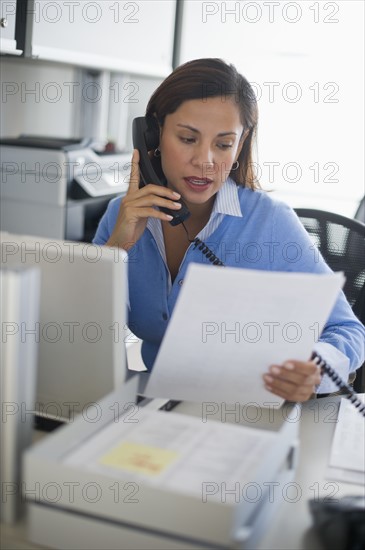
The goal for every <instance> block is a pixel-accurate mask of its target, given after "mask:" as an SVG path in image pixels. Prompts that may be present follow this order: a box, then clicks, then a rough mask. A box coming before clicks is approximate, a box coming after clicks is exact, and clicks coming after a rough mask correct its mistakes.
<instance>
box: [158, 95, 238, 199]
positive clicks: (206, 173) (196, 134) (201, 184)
mask: <svg viewBox="0 0 365 550" xmlns="http://www.w3.org/2000/svg"><path fill="white" fill-rule="evenodd" d="M242 132H243V125H242V123H241V120H240V115H239V110H238V107H237V105H235V103H234V100H232V99H226V98H221V97H211V98H207V99H204V100H202V99H191V100H187V101H184V103H182V104H181V105H180V107H179V108H178V109H177V110H176V111H175V112H174V113H172V114H170V115H167V116H166V118H165V122H164V125H163V128H162V130H161V139H160V150H161V162H162V169H163V171H164V174H165V176H166V178H167V181H168V185H169V187H171V188H172V189H174V190H176V191H178V192H179V193H180V194H181V196H182V198H183V199H184V200H185V202H186V203H188V204H189V203H190V204H196V205H198V204H204V203H206V202H207V201H209V200H210V199H212V197H214V195H215V194H216V193H217V191H218V190H219V189H220V188H221V187H222V186H223V183H224V182H225V180H226V179H227V177H228V175H229V173H230V171H231V167H232V164H233V163H234V162H235V161H236V159H237V157H238V155H239V153H240V150H241V148H242V144H243V140H241V139H240V138H241V135H242Z"/></svg>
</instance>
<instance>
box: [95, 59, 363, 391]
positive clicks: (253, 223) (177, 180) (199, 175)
mask: <svg viewBox="0 0 365 550" xmlns="http://www.w3.org/2000/svg"><path fill="white" fill-rule="evenodd" d="M146 116H151V117H155V118H156V119H157V121H158V124H159V132H160V143H159V147H158V148H156V149H155V151H151V158H152V160H153V162H154V163H161V167H162V170H163V173H164V175H165V176H166V179H167V186H166V187H164V186H161V185H156V184H155V183H154V182H148V184H147V185H145V186H143V187H141V188H140V174H139V167H138V162H139V152H138V151H137V150H135V151H134V153H133V157H132V170H131V177H130V185H129V190H128V193H127V194H126V196H125V197H124V198H123V201H121V199H120V198H117V199H113V200H112V201H111V202H110V204H109V206H108V209H107V211H106V213H105V214H104V216H103V218H102V220H101V222H100V224H99V227H98V230H97V233H96V236H95V239H94V243H97V244H106V245H107V246H117V247H121V248H124V249H125V250H127V251H128V256H129V262H128V264H129V299H130V312H129V326H130V329H131V330H132V331H133V332H134V333H135V334H136V335H137V336H138V337H140V338H141V339H142V340H143V345H142V357H143V360H144V362H145V364H146V366H147V368H148V369H151V368H152V366H153V362H154V360H155V357H156V355H157V351H158V349H159V345H160V343H161V341H162V338H163V335H164V332H165V330H166V326H167V323H168V321H169V318H170V316H171V313H172V310H173V308H174V305H175V303H176V299H177V297H178V294H179V290H180V287H181V284H182V282H183V279H184V276H185V272H186V268H187V265H188V264H189V263H190V262H192V261H193V262H200V263H203V262H205V263H206V262H207V259H206V257H205V256H204V254H203V253H202V252H201V251H200V250H199V249H198V248H196V247H194V246H193V245H192V244H191V241H192V240H193V239H194V238H195V237H196V236H197V237H198V238H199V239H201V240H203V241H206V242H208V244H209V246H210V247H211V248H213V247H214V252H215V254H216V255H217V256H218V257H219V258H220V260H222V261H223V263H224V264H225V265H229V266H236V267H242V268H251V269H253V268H254V269H264V270H272V271H302V272H316V273H324V272H328V271H330V269H329V267H328V266H327V265H326V264H325V262H324V261H323V259H322V258H321V257H318V254H316V253H315V252H314V250H313V245H312V242H311V241H310V239H309V237H308V235H307V233H306V231H305V230H304V228H303V227H302V225H301V224H300V222H299V220H298V218H297V217H296V215H295V213H294V212H293V210H291V209H290V208H289V207H288V206H286V205H285V204H283V203H280V202H278V201H275V200H273V199H272V198H271V197H270V196H269V195H268V194H267V193H265V192H263V191H262V190H260V188H259V184H258V182H257V180H256V177H255V174H254V171H253V162H252V146H253V141H254V137H255V132H256V127H257V104H256V100H255V96H254V93H253V90H252V88H251V86H250V85H249V83H248V82H247V80H246V79H245V78H244V77H243V76H242V75H240V74H239V73H238V72H237V71H236V69H235V68H234V67H233V66H232V65H228V64H226V63H225V62H223V61H222V60H220V59H198V60H195V61H190V62H188V63H185V64H184V65H181V66H180V67H178V68H177V69H176V70H175V71H174V72H173V73H172V74H171V75H170V76H169V77H167V78H166V79H165V80H164V82H162V84H161V85H160V86H159V88H158V89H157V90H156V91H155V92H154V94H153V95H152V97H151V99H150V101H149V103H148V105H147V109H146ZM179 199H183V201H184V202H185V204H186V206H187V207H188V209H189V211H190V214H191V215H190V217H189V218H188V219H187V220H186V221H185V222H184V223H183V224H179V225H177V226H172V225H171V224H170V223H169V222H170V221H171V216H169V215H168V214H167V213H166V212H163V211H161V210H159V207H165V208H168V209H170V210H173V211H176V212H177V211H179V210H180V209H181V204H180V203H179ZM364 336H365V332H364V327H363V326H362V324H361V323H360V322H359V321H358V320H357V319H356V317H355V316H354V315H353V313H352V311H351V308H350V306H349V305H348V303H347V301H346V299H345V297H344V295H343V294H341V296H340V297H339V298H338V300H337V303H336V306H335V308H334V310H333V311H332V314H331V316H330V318H329V320H328V322H327V324H326V326H325V328H324V331H323V333H322V335H321V338H320V341H319V342H317V343H316V345H315V349H316V350H317V351H318V353H320V354H321V356H322V357H323V358H324V359H325V360H327V361H328V362H329V364H331V365H332V366H333V368H335V369H336V370H337V372H338V373H339V374H340V375H341V376H342V377H344V378H346V379H347V378H348V375H349V373H350V372H352V371H354V370H355V369H356V368H358V367H359V366H361V364H362V362H363V360H364V357H363V355H364V349H363V347H364V346H363V341H364ZM288 359H289V358H288ZM243 368H244V366H243ZM263 383H264V384H265V387H266V388H267V389H268V390H270V391H272V392H273V393H274V394H276V395H279V396H280V397H283V398H284V399H288V400H291V401H306V400H307V399H309V398H310V396H311V395H312V394H313V392H314V391H316V389H317V391H319V392H322V393H329V392H331V391H335V390H336V387H335V386H334V385H333V383H332V382H331V381H330V380H329V379H327V378H326V377H323V379H322V380H321V376H320V373H319V369H318V367H317V365H316V364H315V363H314V362H312V361H305V362H303V361H296V360H294V359H290V360H288V361H287V362H286V363H284V364H283V365H271V366H270V367H269V369H268V372H267V373H266V374H265V375H264V380H263ZM318 386H319V388H318ZM316 387H317V388H316Z"/></svg>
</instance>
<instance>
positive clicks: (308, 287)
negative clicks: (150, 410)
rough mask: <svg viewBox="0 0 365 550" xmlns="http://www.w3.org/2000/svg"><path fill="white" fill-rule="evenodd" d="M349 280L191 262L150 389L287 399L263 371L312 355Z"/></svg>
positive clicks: (183, 396)
mask: <svg viewBox="0 0 365 550" xmlns="http://www.w3.org/2000/svg"><path fill="white" fill-rule="evenodd" d="M343 283H344V276H343V274H342V273H329V274H320V275H318V274H312V273H287V272H285V273H284V272H280V273H279V272H267V271H258V270H248V269H240V268H230V267H224V268H222V267H215V266H211V265H200V264H191V265H190V266H189V268H188V272H187V276H186V278H185V280H184V284H183V287H182V289H181V292H180V296H179V299H178V301H177V304H176V306H175V309H174V312H173V315H172V317H171V320H170V323H169V325H168V327H167V331H166V334H165V337H164V339H163V341H162V344H161V347H160V350H159V354H158V356H157V358H156V362H155V365H154V368H153V371H152V373H151V375H150V379H149V381H148V384H147V386H146V389H145V392H144V394H145V395H146V396H149V397H164V398H168V399H177V400H185V401H198V402H206V401H214V402H219V403H220V402H225V403H231V404H233V403H237V402H238V403H241V404H247V403H254V404H255V405H259V406H267V407H270V406H280V405H281V404H282V402H283V400H282V399H281V398H279V397H276V396H274V395H273V394H272V393H270V392H268V391H267V390H266V389H265V388H264V384H263V380H262V375H263V374H264V373H265V372H267V369H268V367H269V366H270V365H272V364H281V363H283V362H284V361H285V360H288V359H297V360H304V361H305V360H308V359H309V357H310V355H311V352H312V350H313V346H314V344H315V342H316V341H317V340H318V338H319V336H320V333H321V331H322V328H323V326H324V324H325V322H326V320H327V318H328V316H329V314H330V312H331V310H332V308H333V306H334V303H335V301H336V298H337V296H338V293H339V291H340V289H341V287H342V285H343Z"/></svg>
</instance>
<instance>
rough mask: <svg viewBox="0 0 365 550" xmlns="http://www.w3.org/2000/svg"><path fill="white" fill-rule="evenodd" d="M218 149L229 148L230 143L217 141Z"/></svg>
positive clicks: (230, 146)
mask: <svg viewBox="0 0 365 550" xmlns="http://www.w3.org/2000/svg"><path fill="white" fill-rule="evenodd" d="M218 147H219V148H220V149H231V148H232V147H233V145H232V143H218Z"/></svg>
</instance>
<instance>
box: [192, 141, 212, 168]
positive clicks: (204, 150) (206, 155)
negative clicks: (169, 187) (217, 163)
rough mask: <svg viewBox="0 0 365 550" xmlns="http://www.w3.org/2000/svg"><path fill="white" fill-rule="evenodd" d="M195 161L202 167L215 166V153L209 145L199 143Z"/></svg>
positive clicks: (195, 151) (194, 156) (194, 157)
mask: <svg viewBox="0 0 365 550" xmlns="http://www.w3.org/2000/svg"><path fill="white" fill-rule="evenodd" d="M192 160H193V163H194V164H196V165H198V166H201V167H207V168H208V167H212V166H214V154H213V151H212V148H211V147H210V146H209V145H204V144H201V145H197V147H196V148H195V150H194V154H193V159H192Z"/></svg>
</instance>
